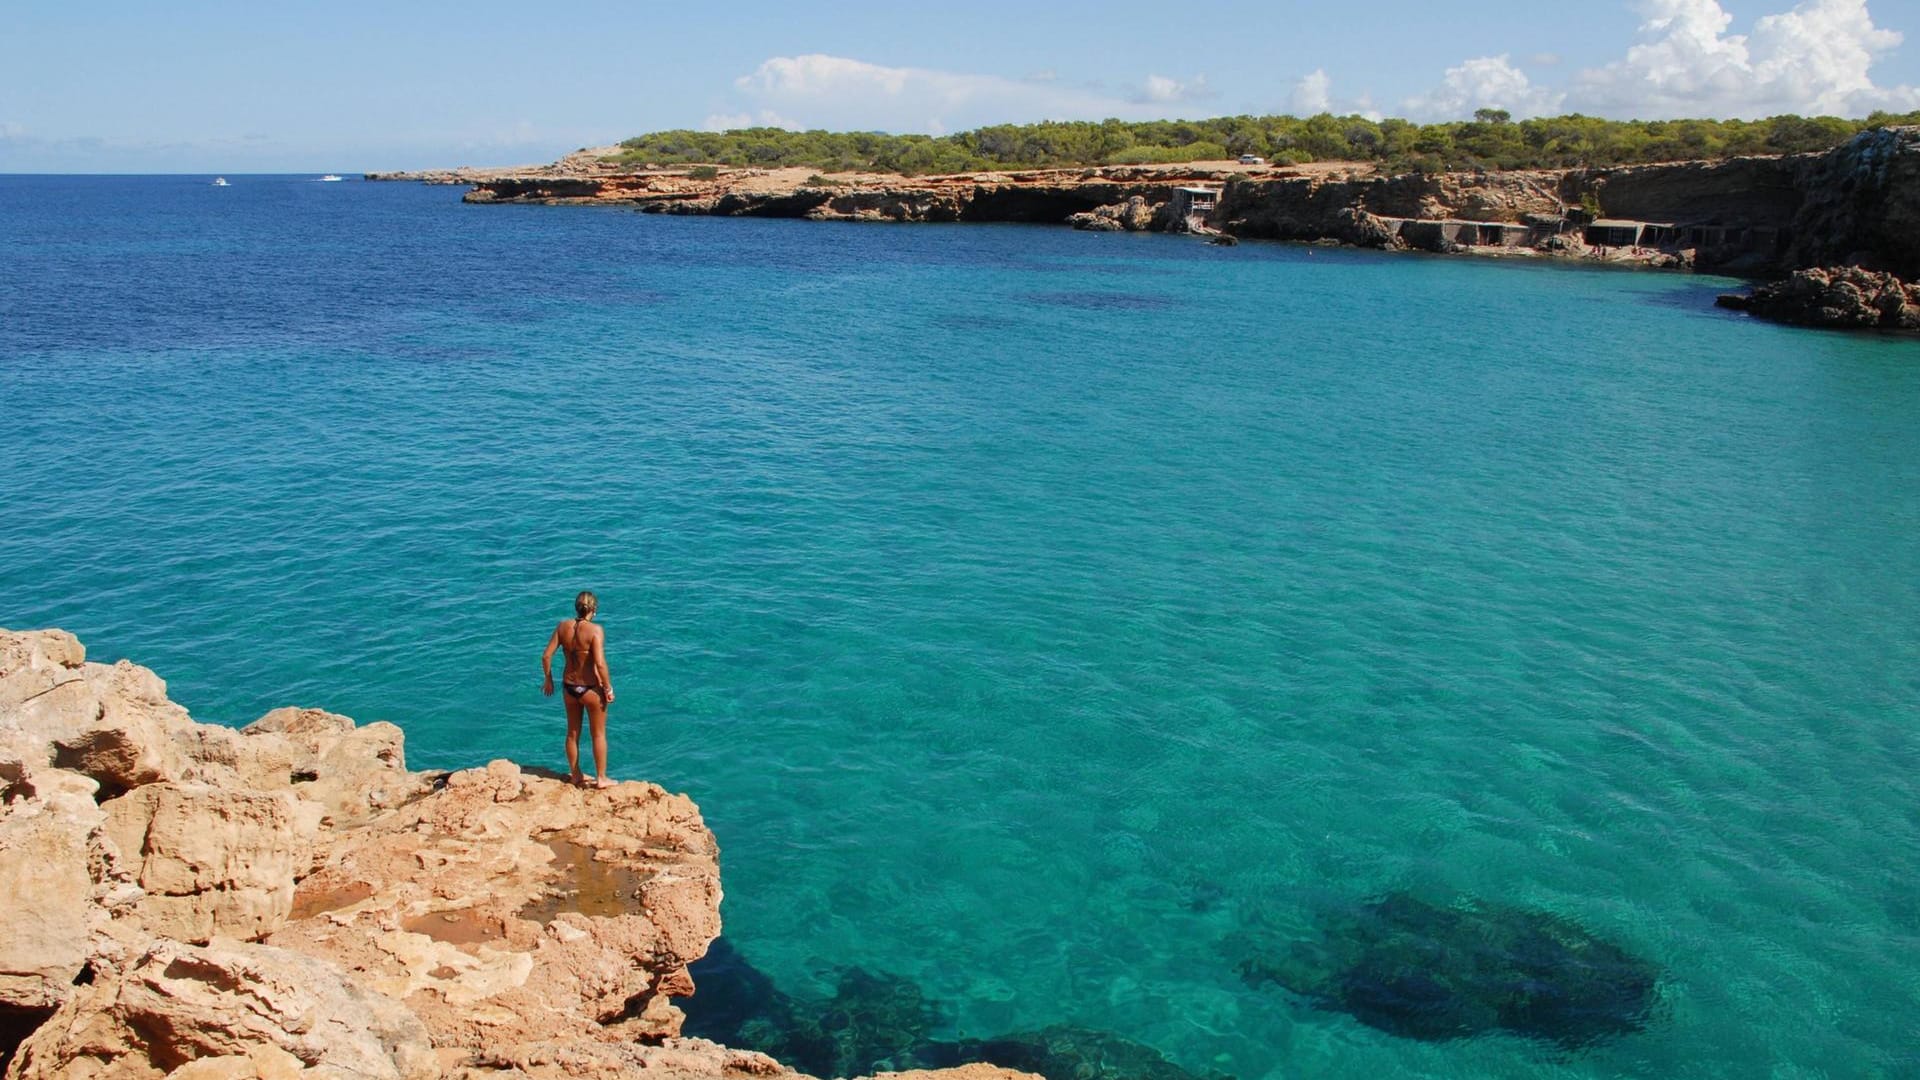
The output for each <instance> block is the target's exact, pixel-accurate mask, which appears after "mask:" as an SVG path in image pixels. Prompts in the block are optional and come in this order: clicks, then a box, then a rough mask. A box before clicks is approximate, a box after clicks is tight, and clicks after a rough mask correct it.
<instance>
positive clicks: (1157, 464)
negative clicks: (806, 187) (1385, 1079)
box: [0, 177, 1920, 1077]
mask: <svg viewBox="0 0 1920 1080" xmlns="http://www.w3.org/2000/svg"><path fill="white" fill-rule="evenodd" d="M232 179H233V180H234V186H233V187H231V188H227V189H215V188H211V187H209V186H206V184H205V182H204V181H203V180H195V179H187V178H172V177H167V178H135V179H128V178H22V177H0V457H4V460H5V461H6V463H7V464H6V466H5V468H4V469H0V625H8V626H33V625H60V626H64V627H66V628H68V629H71V630H73V631H75V632H76V633H78V634H80V635H81V637H82V639H83V640H85V641H86V642H87V643H88V645H89V647H90V650H91V652H92V654H93V656H94V657H95V658H102V659H111V658H115V657H119V656H128V657H131V658H133V659H135V660H136V661H138V662H140V663H143V664H146V665H148V666H150V667H153V668H155V669H156V670H158V671H159V672H160V673H161V674H162V675H163V676H164V677H166V678H167V679H168V680H169V683H170V686H171V688H172V692H173V696H174V697H175V698H176V699H177V700H180V701H182V702H183V703H185V704H187V705H188V706H189V707H190V708H191V709H192V710H193V712H194V714H195V715H196V716H197V717H198V718H200V719H202V720H217V721H222V722H231V723H244V722H246V721H248V720H251V719H252V718H254V717H255V716H258V715H259V714H260V713H262V712H264V711H266V710H267V709H269V708H272V707H275V706H279V705H285V704H295V703H297V704H304V705H317V706H322V707H325V708H329V709H332V710H335V711H338V712H344V713H348V714H350V715H353V716H355V717H357V718H359V719H361V720H371V719H376V718H385V719H391V720H394V721H397V722H399V723H401V724H402V725H403V726H404V727H405V728H406V730H407V734H408V752H409V760H410V762H411V763H412V764H413V765H414V766H415V767H436V766H437V767H456V766H465V765H470V764H475V763H478V762H481V761H484V760H486V759H488V758H491V757H496V756H510V757H514V758H517V759H519V760H521V761H524V762H528V763H533V764H548V765H557V764H559V763H560V756H559V750H560V746H559V743H560V727H561V725H560V722H559V714H560V710H559V706H558V703H557V702H555V701H549V700H547V699H544V698H542V697H541V696H540V694H539V692H538V672H537V665H536V659H537V655H538V653H539V650H540V647H541V645H542V644H543V643H544V640H545V637H546V634H547V631H548V630H549V629H550V628H551V624H552V623H553V622H554V621H555V620H557V619H558V618H560V617H561V616H562V615H564V614H566V609H567V603H568V600H569V599H570V597H571V595H572V593H573V592H574V591H575V590H576V589H579V588H582V587H588V588H593V589H595V590H596V591H598V592H599V594H600V596H601V600H602V611H603V615H604V621H605V623H606V625H607V628H608V634H609V637H610V640H611V650H612V659H613V668H614V676H615V684H616V687H617V689H618V691H619V697H620V700H619V702H618V703H617V704H616V706H615V710H614V719H613V722H612V725H611V727H612V733H613V734H612V738H613V743H614V755H615V759H614V768H613V771H614V772H615V773H616V774H617V775H622V776H629V777H645V778H648V779H654V780H657V781H660V782H662V783H664V784H666V785H667V786H669V787H670V788H674V789H677V790H684V791H687V792H688V793H689V794H691V795H693V796H694V797H695V798H696V799H698V800H699V801H700V803H701V805H702V808H703V810H704V811H705V813H706V815H707V819H708V821H709V823H710V824H711V825H712V827H713V828H714V830H715V832H716V833H717V834H718V836H719V838H720V842H721V845H722V849H723V852H724V869H725V881H726V886H727V894H728V896H727V900H726V904H725V908H724V914H725V918H726V925H727V933H728V936H729V938H730V939H732V940H733V941H734V942H735V943H736V944H737V945H738V946H739V948H740V949H741V950H742V952H744V953H745V954H746V955H747V956H748V957H749V958H750V959H751V960H752V961H753V963H755V964H756V965H757V966H758V967H760V968H761V969H763V970H765V971H766V972H768V973H769V974H770V975H772V976H773V977H774V978H775V979H776V980H777V981H778V982H779V983H780V984H781V986H782V987H783V988H785V989H787V990H789V991H792V992H797V993H806V994H815V995H820V994H825V993H827V992H829V991H830V989H831V987H832V984H833V982H834V979H835V977H836V974H837V970H838V969H839V968H840V967H843V966H845V965H850V964H852V965H859V966H861V967H864V968H867V969H869V970H878V971H884V972H890V973H895V974H899V975H903V976H906V977H909V978H911V979H912V980H914V981H915V982H917V983H918V984H920V985H921V986H922V987H923V988H924V989H925V990H926V992H927V993H928V994H929V995H930V996H932V997H934V998H936V999H939V1000H941V1001H944V1002H946V1003H948V1004H949V1005H950V1006H951V1007H952V1009H953V1018H952V1024H951V1028H950V1032H951V1033H954V1034H960V1033H964V1034H967V1035H974V1036H985V1035H992V1034H997V1033H1000V1032H1004V1031H1009V1030H1021V1029H1033V1028H1038V1027H1042V1026H1045V1025H1047V1024H1051V1023H1056V1022H1070V1023H1074V1024H1078V1025H1081V1026H1085V1027H1092V1028H1099V1029H1103V1030H1109V1031H1113V1032H1116V1033H1118V1034H1121V1035H1124V1036H1126V1037H1129V1038H1134V1039H1139V1040H1142V1041H1145V1042H1147V1043H1149V1044H1151V1045H1152V1046H1154V1047H1156V1048H1158V1049H1159V1050H1161V1051H1163V1052H1165V1053H1166V1054H1168V1055H1169V1056H1170V1057H1172V1058H1173V1059H1175V1060H1176V1061H1178V1062H1180V1063H1181V1064H1183V1065H1186V1066H1188V1067H1189V1068H1194V1069H1217V1070H1221V1071H1225V1072H1230V1073H1234V1074H1236V1075H1238V1076H1241V1077H1264V1076H1274V1077H1279V1076H1296V1075H1313V1076H1365V1075H1388V1074H1391V1075H1429V1076H1460V1077H1467V1076H1513V1077H1519V1076H1535V1075H1564V1076H1607V1075H1639V1076H1728V1077H1735V1076H1740V1077H1744V1076H1754V1075H1764V1074H1769V1073H1771V1074H1774V1075H1780V1076H1864V1075H1876V1074H1877V1075H1903V1074H1906V1073H1909V1072H1912V1071H1915V1070H1920V1049H1916V1041H1915V1036H1914V1033H1913V1032H1914V1029H1913V1021H1912V1017H1913V1015H1914V1014H1915V1009H1916V1007H1920V901H1916V899H1915V895H1914V892H1913V882H1914V881H1915V880H1916V878H1920V798H1917V796H1920V790H1916V788H1920V784H1917V783H1916V780H1915V776H1916V775H1917V767H1920V736H1916V733H1915V728H1916V722H1917V721H1920V706H1917V705H1916V702H1920V540H1916V537H1917V536H1920V343H1915V342H1912V341H1904V340H1894V339H1878V338H1865V337H1849V336H1840V335H1829V334H1819V333H1810V332H1803V331H1794V330H1787V329H1783V328H1777V327H1771V326H1766V325H1763V324H1758V323H1754V322H1750V321H1746V320H1744V319H1741V318H1738V317H1733V316H1728V315H1724V314H1722V313H1718V312H1715V311H1714V310H1712V308H1711V307H1710V306H1709V305H1710V300H1711V295H1712V293H1713V292H1714V291H1716V290H1717V289H1718V288H1720V287H1722V284H1723V283H1721V282H1717V281H1714V280H1711V279H1701V278H1689V277H1683V276H1661V275H1652V274H1632V273H1616V272H1600V271H1589V270H1578V269H1571V268H1567V267H1557V266H1555V267H1548V266H1536V265H1530V264H1518V263H1489V262H1480V261H1471V260H1448V259H1428V258H1417V257H1393V256H1379V255H1371V254H1364V253H1356V252H1340V251H1327V250H1308V249H1301V248H1290V247H1278V246H1267V245H1254V244H1249V245H1243V246H1241V247H1239V248H1234V249H1215V248H1209V247H1206V246H1204V245H1199V244H1196V243H1191V242H1188V241H1185V240H1181V239H1176V238H1167V237H1113V236H1097V235H1087V234H1079V233H1073V232H1070V231H1067V230H1061V229H1045V228H1020V227H1004V228H1003V227H990V226H954V227H942V226H925V227H911V228H898V229H895V228H884V227H859V226H837V225H816V224H809V223H798V222H775V221H765V222H759V221H727V220H705V219H667V218H651V217H640V216H636V215H632V214H627V213H619V212H612V211H602V210H584V209H551V208H472V207H465V206H462V205H460V204H459V202H458V190H457V189H449V188H424V187H414V186H403V185H370V184H362V183H346V184H313V183H310V182H303V181H297V180H293V179H290V178H252V177H250V178H239V177H235V178H232ZM1403 889H1404V890H1411V891H1415V892H1418V893H1421V894H1423V895H1442V896H1444V895H1452V894H1455V893H1464V894H1468V895H1471V896H1475V897H1480V898H1483V899H1485V900H1487V901H1490V902H1495V903H1501V904H1513V905H1519V906H1523V907H1526V908H1530V909H1536V910H1542V911H1548V912H1554V913H1558V914H1561V915H1565V916H1567V917H1569V918H1572V919H1575V920H1577V921H1578V922H1579V923H1580V924H1581V925H1583V926H1584V927H1586V928H1587V929H1589V930H1590V931H1592V932H1594V933H1596V934H1598V935H1601V936H1603V937H1605V938H1607V939H1609V940H1611V941H1614V942H1617V943H1619V944H1621V945H1622V946H1624V947H1626V948H1629V949H1631V950H1632V951H1634V952H1636V953H1638V954H1640V955H1642V956H1645V957H1647V958H1649V959H1651V960H1653V961H1655V962H1657V963H1658V964H1659V965H1660V966H1661V968H1662V971H1663V980H1662V983H1661V989H1660V1002H1659V1008H1658V1010H1657V1015H1656V1017H1655V1020H1654V1022H1653V1023H1652V1024H1651V1025H1650V1026H1649V1027H1648V1029H1647V1030H1646V1031H1645V1032H1643V1033H1640V1034H1636V1035H1631V1036H1627V1037H1624V1038H1620V1039H1617V1040H1613V1041H1609V1042H1606V1043H1603V1044H1600V1045H1598V1046H1595V1047H1592V1048H1589V1049H1586V1050H1582V1051H1577V1052H1570V1051H1564V1050H1559V1049H1555V1048H1552V1047H1551V1046H1545V1045H1542V1044H1536V1043H1531V1042H1527V1041H1524V1040H1520V1039H1515V1038H1508V1037H1488V1038H1480V1039H1472V1040H1460V1041H1453V1042H1445V1043H1422V1042H1416V1041H1411V1040H1407V1039H1401V1038H1395V1037H1393V1036H1390V1035H1387V1034H1385V1033H1383V1032H1380V1031H1376V1030H1374V1029H1372V1028H1368V1027H1364V1026H1362V1025H1360V1024H1358V1023H1356V1022H1355V1021H1354V1020H1352V1019H1351V1018H1349V1017H1347V1016H1345V1015H1343V1014H1339V1013H1334V1012H1327V1011H1321V1010H1316V1009H1314V1008H1311V1007H1309V1006H1307V1005H1306V1004H1304V1003H1302V1002H1300V1001H1299V1000H1297V999H1294V998H1292V997H1290V996H1289V995H1287V994H1286V993H1284V992H1282V991H1279V990H1277V989H1274V988H1272V987H1266V988H1254V987H1251V986H1248V985H1247V984H1246V983H1244V982H1243V981H1242V980H1241V979H1240V977H1239V976H1238V975H1237V974H1236V973H1235V971H1234V958H1233V956H1232V955H1231V953H1230V951H1229V950H1228V949H1227V948H1226V947H1225V946H1224V945H1223V942H1225V941H1227V940H1228V939H1229V938H1230V936H1231V935H1232V934H1233V933H1234V932H1235V930H1236V929H1238V928H1239V927H1241V926H1242V925H1244V924H1245V923H1247V922H1249V921H1254V920H1263V921H1266V922H1268V923H1273V924H1278V925H1282V926H1286V925H1298V926H1300V927H1301V928H1302V933H1303V934H1308V933H1310V932H1311V931H1310V927H1309V922H1310V920H1311V917H1312V915H1311V913H1312V912H1313V911H1314V910H1315V909H1316V907H1317V906H1319V905H1327V904H1332V905H1335V906H1339V905H1341V904H1351V903H1354V902H1357V901H1359V900H1361V899H1362V898H1364V897H1367V896H1369V895H1374V894H1378V893H1381V892H1385V891H1389V890H1403Z"/></svg>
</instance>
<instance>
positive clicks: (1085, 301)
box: [1028, 292, 1173, 311]
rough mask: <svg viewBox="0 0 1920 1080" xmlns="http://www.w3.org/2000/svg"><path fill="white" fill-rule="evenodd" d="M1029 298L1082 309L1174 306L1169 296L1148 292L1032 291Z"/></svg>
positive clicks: (1058, 305) (1156, 308)
mask: <svg viewBox="0 0 1920 1080" xmlns="http://www.w3.org/2000/svg"><path fill="white" fill-rule="evenodd" d="M1028 299H1030V300H1032V301H1033V302H1035V303H1037V304H1047V305H1050V306H1052V307H1065V308H1078V309H1079V310H1081V311H1160V310H1163V309H1165V308H1170V307H1172V306H1173V301H1172V300H1170V299H1168V298H1167V297H1164V296H1154V295H1150V294H1146V293H1110V292H1044V293H1032V294H1030V295H1029V296H1028Z"/></svg>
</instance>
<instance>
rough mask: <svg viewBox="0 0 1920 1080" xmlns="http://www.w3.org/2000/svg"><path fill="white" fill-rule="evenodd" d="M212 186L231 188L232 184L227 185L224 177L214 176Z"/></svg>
mask: <svg viewBox="0 0 1920 1080" xmlns="http://www.w3.org/2000/svg"><path fill="white" fill-rule="evenodd" d="M213 186H214V187H232V186H233V185H232V184H229V183H227V178H226V177H224V176H216V177H214V178H213Z"/></svg>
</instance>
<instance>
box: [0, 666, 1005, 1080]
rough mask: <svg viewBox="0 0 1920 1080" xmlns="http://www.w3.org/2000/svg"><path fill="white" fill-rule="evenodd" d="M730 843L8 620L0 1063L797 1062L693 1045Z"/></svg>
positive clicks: (84, 1069) (359, 1077)
mask: <svg viewBox="0 0 1920 1080" xmlns="http://www.w3.org/2000/svg"><path fill="white" fill-rule="evenodd" d="M718 859H719V853H718V848H717V846H716V845H715V843H714V839H713V835H712V833H710V832H709V831H708V830H707V828H706V825H705V823H704V822H703V821H702V820H701V817H700V812H699V809H698V808H697V807H696V806H695V805H694V804H693V803H692V801H691V800H689V799H687V798H686V797H685V796H682V795H673V794H669V793H668V792H666V791H664V790H662V789H661V788H659V787H657V786H654V785H652V784H644V783H635V782H628V783H623V784H619V785H617V786H615V787H613V788H611V789H608V790H605V791H589V790H585V789H582V788H577V787H574V786H573V785H571V784H568V783H566V782H565V781H563V780H560V779H558V778H554V777H549V776H544V775H534V774H530V773H528V772H524V771H522V770H521V769H520V767H519V766H517V765H514V764H513V763H511V762H506V761H496V762H493V763H492V764H490V765H488V766H486V767H485V768H479V769H468V770H465V771H462V772H456V773H452V774H450V775H448V774H428V773H414V772H409V771H408V770H407V768H406V761H405V747H404V741H403V737H402V734H401V732H400V729H399V728H397V727H394V726H393V725H391V724H383V723H374V724H366V725H356V724H355V723H354V722H353V721H352V720H349V719H348V718H346V717H343V716H337V715H334V714H331V713H326V712H322V711H320V710H316V709H279V710H275V711H274V712H271V713H269V714H267V715H266V716H264V717H262V718H261V719H260V720H258V721H256V722H255V723H253V724H251V725H249V726H248V727H246V728H244V729H241V730H237V731H236V730H234V729H231V728H225V727H218V726H214V725H205V724H197V723H195V722H194V721H193V720H192V719H191V718H190V717H189V716H188V715H187V713H186V710H184V709H182V708H180V707H179V706H178V705H176V704H174V703H173V702H171V701H169V700H167V697H166V684H165V683H163V682H162V681H161V680H160V679H159V678H158V677H157V676H155V675H154V674H153V673H152V672H150V671H148V670H146V669H145V668H141V667H138V666H136V665H133V664H130V663H127V662H125V661H122V662H120V663H118V664H113V665H105V664H95V663H89V662H88V661H87V660H86V654H85V650H84V649H83V648H82V647H81V646H80V643H79V642H78V641H76V640H75V639H74V638H73V637H72V636H71V635H69V634H65V633H62V632H60V631H38V632H24V633H19V632H13V631H7V630H0V895H5V896H6V897H7V900H8V915H7V918H6V919H5V920H0V1066H3V1067H4V1068H5V1076H6V1080H42V1078H52V1077H83V1078H92V1080H149V1078H159V1077H169V1078H175V1080H249V1078H258V1080H287V1078H295V1077H312V1078H316V1080H319V1078H326V1080H348V1078H354V1080H367V1078H380V1080H426V1078H430V1077H465V1078H472V1080H478V1078H481V1077H533V1078H553V1080H559V1078H561V1077H568V1078H572V1077H603V1078H607V1080H616V1078H622V1077H638V1076H647V1077H654V1078H668V1080H674V1078H696V1077H698V1078H715V1077H755V1076H795V1075H796V1074H794V1073H793V1071H792V1070H791V1069H789V1068H787V1067H786V1066H785V1065H782V1064H781V1063H779V1062H778V1061H775V1060H774V1059H772V1058H769V1057H767V1056H765V1055H764V1054H760V1053H756V1052H753V1051H751V1050H738V1049H729V1048H727V1047H724V1046H719V1045H717V1044H714V1043H710V1042H706V1041H703V1040H700V1039H689V1038H681V1037H680V1028H681V1023H682V1020H683V1016H682V1014H681V1012H680V1010H679V1009H678V1008H677V1007H675V1006H674V1005H673V1004H672V1000H671V999H672V998H674V997H684V996H686V995H688V994H691V993H693V990H694V986H693V980H692V978H691V977H690V976H689V974H688V971H687V966H688V965H689V964H690V963H691V962H693V961H695V960H697V959H699V958H700V957H701V956H702V955H703V954H704V953H705V952H706V950H707V948H708V946H709V944H710V943H711V942H712V941H713V940H714V939H715V938H716V937H717V936H718V934H719V932H720V916H719V904H720V877H719V862H718ZM1014 1075H1015V1074H1010V1073H1005V1072H1003V1071H1000V1070H991V1069H988V1070H970V1071H966V1072H963V1073H960V1074H958V1075H957V1076H955V1077H953V1078H951V1080H1008V1078H1010V1077H1013V1076H1014Z"/></svg>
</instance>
